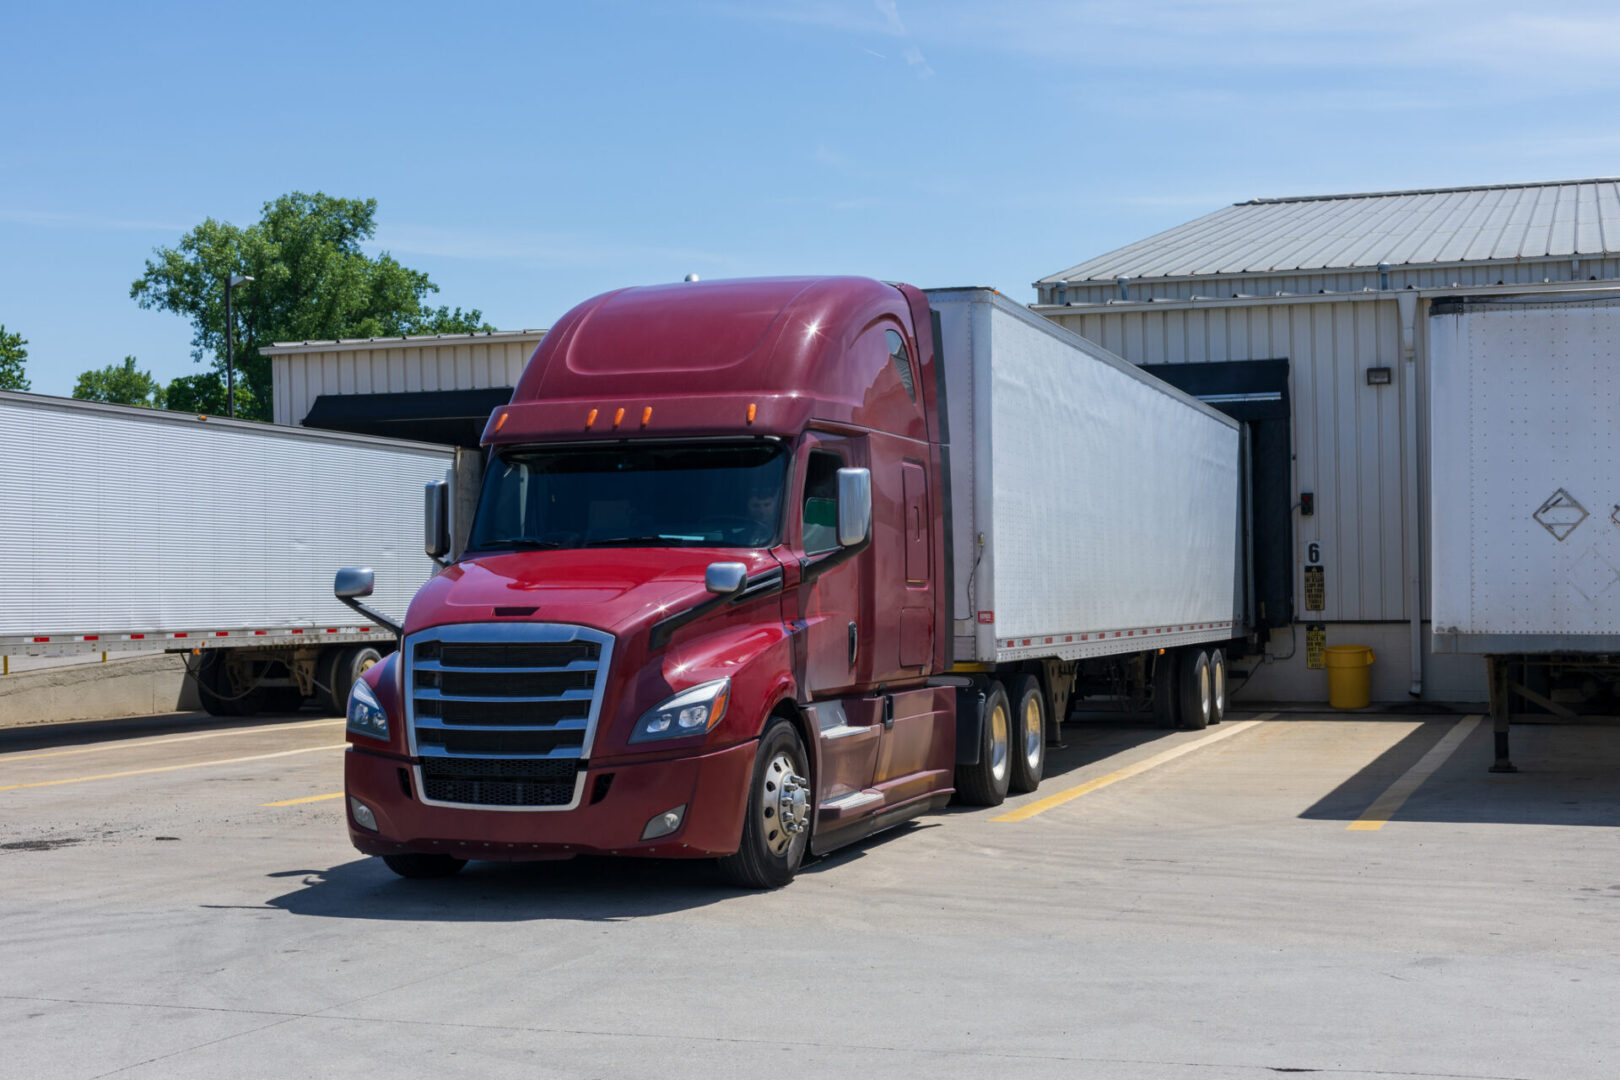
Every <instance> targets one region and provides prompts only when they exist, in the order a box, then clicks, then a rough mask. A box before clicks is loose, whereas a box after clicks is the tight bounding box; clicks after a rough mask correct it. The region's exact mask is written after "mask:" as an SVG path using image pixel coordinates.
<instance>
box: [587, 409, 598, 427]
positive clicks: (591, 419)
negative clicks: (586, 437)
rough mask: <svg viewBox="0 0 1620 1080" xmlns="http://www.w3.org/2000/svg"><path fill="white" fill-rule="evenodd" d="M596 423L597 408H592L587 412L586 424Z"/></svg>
mask: <svg viewBox="0 0 1620 1080" xmlns="http://www.w3.org/2000/svg"><path fill="white" fill-rule="evenodd" d="M594 423H596V410H595V409H592V410H591V411H590V412H588V413H586V414H585V426H586V427H590V426H591V425H592V424H594Z"/></svg>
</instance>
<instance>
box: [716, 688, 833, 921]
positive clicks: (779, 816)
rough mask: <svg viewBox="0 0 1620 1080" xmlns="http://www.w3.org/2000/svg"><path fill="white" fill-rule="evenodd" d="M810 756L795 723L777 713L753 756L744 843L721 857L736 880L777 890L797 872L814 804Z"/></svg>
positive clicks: (724, 867) (727, 874) (735, 882)
mask: <svg viewBox="0 0 1620 1080" xmlns="http://www.w3.org/2000/svg"><path fill="white" fill-rule="evenodd" d="M808 760H809V759H808V756H807V755H806V754H805V752H804V742H803V741H802V740H801V739H800V738H799V733H798V731H796V730H795V729H794V727H793V724H792V723H791V722H790V721H788V720H786V719H784V718H783V717H780V716H778V717H776V718H774V719H773V720H772V721H771V722H770V724H769V726H767V727H766V728H765V734H764V735H762V736H761V737H760V740H759V750H758V752H756V753H755V755H754V776H753V781H752V783H751V785H750V787H749V791H748V810H747V812H746V815H745V816H744V818H743V831H742V844H741V845H740V846H739V847H738V848H737V853H736V854H735V855H726V856H723V857H722V858H721V859H720V872H721V873H722V874H724V875H725V877H726V880H728V881H730V882H731V883H732V884H733V885H741V886H743V887H744V888H746V889H774V888H777V887H779V886H782V885H786V884H787V883H788V882H790V881H792V880H793V875H794V874H796V873H798V870H799V864H800V863H801V862H803V861H804V851H805V847H806V846H807V845H808V843H809V840H810V814H811V811H812V810H813V809H814V806H815V795H814V793H813V792H812V791H811V790H810V779H809V777H810V768H809V766H808V765H807V764H806V762H807V761H808Z"/></svg>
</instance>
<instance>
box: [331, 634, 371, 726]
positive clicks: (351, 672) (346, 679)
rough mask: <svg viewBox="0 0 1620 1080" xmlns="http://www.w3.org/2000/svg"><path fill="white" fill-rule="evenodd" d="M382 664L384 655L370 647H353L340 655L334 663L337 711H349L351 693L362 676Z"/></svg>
mask: <svg viewBox="0 0 1620 1080" xmlns="http://www.w3.org/2000/svg"><path fill="white" fill-rule="evenodd" d="M380 663H382V653H380V652H378V651H377V650H376V649H375V648H373V647H372V646H370V645H352V646H350V647H349V648H347V649H344V650H343V651H342V652H340V653H338V655H337V659H336V660H334V661H333V662H332V683H331V686H332V698H333V700H334V701H335V702H336V704H337V711H338V712H340V713H346V712H348V711H349V691H350V690H353V689H354V684H355V681H356V680H357V679H359V678H360V676H362V675H364V674H365V673H366V672H367V671H368V670H370V669H371V667H372V666H373V665H375V664H380Z"/></svg>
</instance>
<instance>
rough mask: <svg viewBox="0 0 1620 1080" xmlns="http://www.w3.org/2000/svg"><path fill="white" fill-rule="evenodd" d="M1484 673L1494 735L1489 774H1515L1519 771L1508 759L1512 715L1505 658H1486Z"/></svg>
mask: <svg viewBox="0 0 1620 1080" xmlns="http://www.w3.org/2000/svg"><path fill="white" fill-rule="evenodd" d="M1485 672H1486V678H1487V679H1488V680H1489V682H1490V684H1491V728H1492V730H1493V731H1494V732H1495V735H1496V762H1495V763H1494V764H1493V765H1492V766H1491V772H1493V773H1515V772H1518V771H1519V770H1518V768H1517V767H1516V766H1515V765H1514V764H1513V762H1512V760H1510V759H1509V757H1508V722H1509V719H1510V718H1511V716H1512V713H1511V712H1510V710H1509V708H1508V703H1509V697H1508V694H1509V690H1508V666H1507V658H1506V657H1502V656H1487V657H1486V658H1485Z"/></svg>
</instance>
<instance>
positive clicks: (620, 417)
mask: <svg viewBox="0 0 1620 1080" xmlns="http://www.w3.org/2000/svg"><path fill="white" fill-rule="evenodd" d="M622 423H624V410H623V409H620V410H619V411H618V412H616V413H614V414H613V426H614V427H618V426H619V425H620V424H622Z"/></svg>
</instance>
